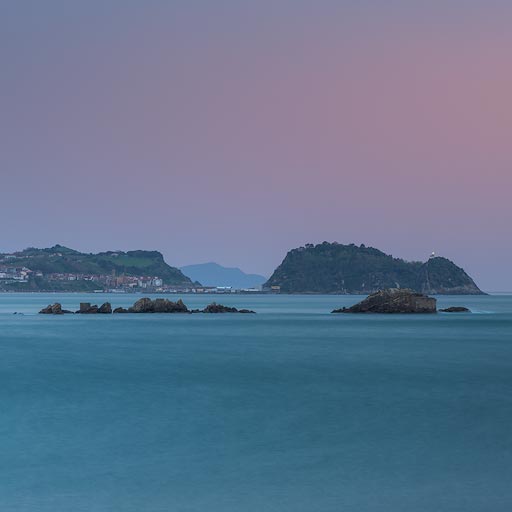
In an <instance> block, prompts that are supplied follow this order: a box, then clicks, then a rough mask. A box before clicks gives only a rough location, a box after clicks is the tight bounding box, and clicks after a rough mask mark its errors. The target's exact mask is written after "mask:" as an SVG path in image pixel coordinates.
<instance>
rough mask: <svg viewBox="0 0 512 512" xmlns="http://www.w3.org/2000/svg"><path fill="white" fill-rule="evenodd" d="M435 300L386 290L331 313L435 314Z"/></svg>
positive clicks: (406, 291) (407, 291)
mask: <svg viewBox="0 0 512 512" xmlns="http://www.w3.org/2000/svg"><path fill="white" fill-rule="evenodd" d="M436 303H437V301H436V299H434V298H432V297H428V296H426V295H423V294H421V293H416V292H413V291H412V290H408V289H400V288H388V289H386V290H380V291H378V292H376V293H372V294H371V295H369V296H368V297H367V298H366V299H364V300H363V301H361V302H359V303H358V304H355V305H354V306H352V307H350V308H343V309H335V310H334V311H333V313H436V312H437V309H436Z"/></svg>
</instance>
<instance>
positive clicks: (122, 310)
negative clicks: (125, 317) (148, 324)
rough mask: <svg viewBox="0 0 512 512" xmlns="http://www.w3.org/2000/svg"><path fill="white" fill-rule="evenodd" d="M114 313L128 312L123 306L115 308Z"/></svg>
mask: <svg viewBox="0 0 512 512" xmlns="http://www.w3.org/2000/svg"><path fill="white" fill-rule="evenodd" d="M113 312H114V313H128V310H127V309H125V308H116V309H114V311H113Z"/></svg>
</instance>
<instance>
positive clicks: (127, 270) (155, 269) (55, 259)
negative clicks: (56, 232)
mask: <svg viewBox="0 0 512 512" xmlns="http://www.w3.org/2000/svg"><path fill="white" fill-rule="evenodd" d="M15 256H16V259H12V260H8V263H7V262H5V261H4V265H9V266H15V267H27V268H29V269H30V270H32V271H33V272H36V273H37V272H41V273H42V274H43V275H44V277H33V278H31V279H30V281H29V283H11V284H9V285H5V286H4V287H5V288H6V289H12V290H19V291H21V290H31V289H32V290H40V289H45V290H51V291H54V290H55V291H60V290H66V291H74V290H80V291H87V290H93V289H95V288H97V287H98V285H97V284H96V283H94V281H80V282H76V281H69V282H66V281H63V282H58V281H49V280H48V279H47V276H48V275H49V274H83V275H91V276H93V275H94V276H100V275H103V276H105V275H116V276H122V275H125V276H154V277H159V278H161V279H162V280H163V283H164V284H167V285H184V286H186V285H191V284H192V282H191V280H190V279H189V278H188V277H186V276H185V275H183V274H182V272H181V271H180V270H179V269H177V268H174V267H171V266H169V265H168V264H167V263H166V262H165V261H164V258H163V256H162V254H161V253H159V252H157V251H128V252H121V251H115V252H114V251H108V252H102V253H99V254H85V253H81V252H78V251H75V250H73V249H69V248H67V247H63V246H61V245H56V246H54V247H51V248H48V249H36V248H33V247H31V248H29V249H25V250H24V251H21V252H18V253H15ZM1 259H2V255H0V260H1Z"/></svg>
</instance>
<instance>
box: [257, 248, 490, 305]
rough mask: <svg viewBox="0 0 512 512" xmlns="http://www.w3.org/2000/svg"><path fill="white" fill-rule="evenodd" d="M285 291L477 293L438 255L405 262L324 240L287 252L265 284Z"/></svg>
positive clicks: (470, 282)
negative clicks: (422, 259) (388, 289)
mask: <svg viewBox="0 0 512 512" xmlns="http://www.w3.org/2000/svg"><path fill="white" fill-rule="evenodd" d="M271 287H275V288H274V289H276V290H277V289H278V287H279V289H280V291H281V292H284V293H342V294H368V293H373V292H375V291H377V290H381V289H384V288H410V289H412V290H415V291H418V292H422V293H426V294H454V295H455V294H456V295H463V294H468V295H479V294H483V292H482V291H481V290H480V289H479V288H478V286H477V285H476V284H475V282H474V281H473V280H472V279H471V278H470V277H469V276H468V275H467V274H466V272H464V270H463V269H462V268H460V267H458V266H457V265H455V264H454V263H453V262H451V261H450V260H448V259H446V258H442V257H432V258H430V259H429V260H428V261H426V262H425V263H422V262H407V261H404V260H402V259H399V258H394V257H393V256H389V255H387V254H385V253H383V252H382V251H379V250H378V249H374V248H372V247H366V246H364V245H361V246H356V245H354V244H350V245H342V244H338V243H336V242H334V243H328V242H324V243H322V244H318V245H312V244H307V245H306V246H305V247H299V248H297V249H293V250H292V251H290V252H289V253H288V254H287V255H286V257H285V259H284V260H283V262H282V263H281V265H279V267H277V269H276V270H275V271H274V273H273V274H272V276H271V277H270V279H269V280H268V281H267V282H266V283H265V285H264V288H271Z"/></svg>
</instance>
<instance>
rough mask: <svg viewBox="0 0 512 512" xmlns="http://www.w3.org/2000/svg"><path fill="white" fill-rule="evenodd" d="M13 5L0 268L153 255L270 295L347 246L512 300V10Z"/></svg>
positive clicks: (3, 48) (4, 103)
mask: <svg viewBox="0 0 512 512" xmlns="http://www.w3.org/2000/svg"><path fill="white" fill-rule="evenodd" d="M15 4H16V5H14V6H10V7H2V8H1V9H2V10H3V11H4V12H2V13H0V14H2V16H0V19H1V21H0V62H1V63H2V75H1V77H0V93H1V94H0V111H1V112H2V117H1V118H0V136H1V138H0V155H1V156H0V163H1V166H0V169H1V171H0V172H1V189H2V191H3V192H4V194H3V198H2V202H1V203H0V213H1V214H2V218H3V219H8V222H7V223H6V224H5V223H4V227H3V230H2V231H3V235H4V236H3V237H2V240H1V244H0V251H1V250H13V249H17V248H23V247H25V246H28V245H39V246H46V245H53V244H54V243H62V244H66V245H69V246H72V247H74V248H77V249H82V250H87V251H97V250H105V249H133V248H148V249H149V248H155V249H159V250H161V251H162V252H163V253H164V254H165V256H166V258H167V260H168V262H169V263H171V264H174V265H183V264H188V263H198V262H203V261H210V260H214V261H217V262H219V263H221V264H225V265H232V266H239V267H241V268H242V269H244V270H246V271H254V272H261V273H265V274H267V275H268V274H270V273H271V272H272V270H273V268H274V267H275V266H276V265H278V264H279V263H280V261H281V260H282V258H283V257H284V255H285V253H286V251H287V250H288V249H290V248H292V247H296V246H298V245H302V244H304V243H307V242H319V241H323V240H328V241H333V240H337V241H339V242H342V243H350V242H354V243H365V244H367V245H373V246H376V247H378V248H380V249H382V250H384V251H386V252H390V253H393V254H394V255H396V256H401V257H404V258H406V259H425V258H426V257H427V256H428V254H429V253H430V252H431V251H432V250H436V251H437V252H438V253H439V254H442V255H445V256H447V257H449V258H451V259H453V260H454V261H456V262H457V263H458V264H460V265H462V266H463V267H464V268H465V269H466V270H467V271H468V272H469V273H470V274H471V275H472V276H473V277H474V278H475V280H476V281H477V283H478V284H480V285H481V286H482V287H483V288H485V289H487V290H512V275H511V274H510V272H509V271H508V266H509V259H510V257H509V255H510V254H511V253H512V237H511V236H510V228H509V223H510V221H511V220H512V203H511V201H510V199H509V196H510V194H511V189H512V153H511V149H510V148H511V143H510V137H511V134H512V101H511V100H510V91H511V90H512V66H511V62H510V59H511V57H510V48H511V47H512V33H511V32H510V26H511V22H512V8H511V7H509V6H508V5H507V3H506V2H499V1H488V2H476V1H469V2H462V1H452V2H435V1H434V2H431V3H429V5H428V6H425V5H424V6H422V7H419V6H411V5H410V4H411V2H403V1H395V2H390V3H389V4H388V6H387V8H386V9H384V8H383V7H382V6H377V5H375V3H373V2H370V1H362V2H360V3H358V4H357V5H355V3H354V2H332V1H320V2H315V3H308V2H305V1H299V2H291V1H277V2H266V1H263V2H251V3H240V2H234V1H233V2H230V1H221V2H219V3H217V4H216V5H215V6H212V5H211V3H206V2H194V3H191V2H188V3H187V2H175V3H173V4H172V6H171V5H170V3H166V2H157V1H155V2H153V3H152V2H149V3H148V2H144V3H143V2H134V1H129V2H124V3H123V2H115V1H112V2H108V3H102V2H101V3H100V2H94V1H91V2H87V3H85V2H84V3H82V4H80V3H73V2H67V3H66V2H59V1H50V2H48V4H45V7H44V9H43V7H42V6H41V5H40V4H38V3H36V2H28V1H27V2H19V3H17V2H16V3H15ZM143 4H144V5H143ZM79 5H81V7H78V6H79ZM4 222H5V221H4Z"/></svg>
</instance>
